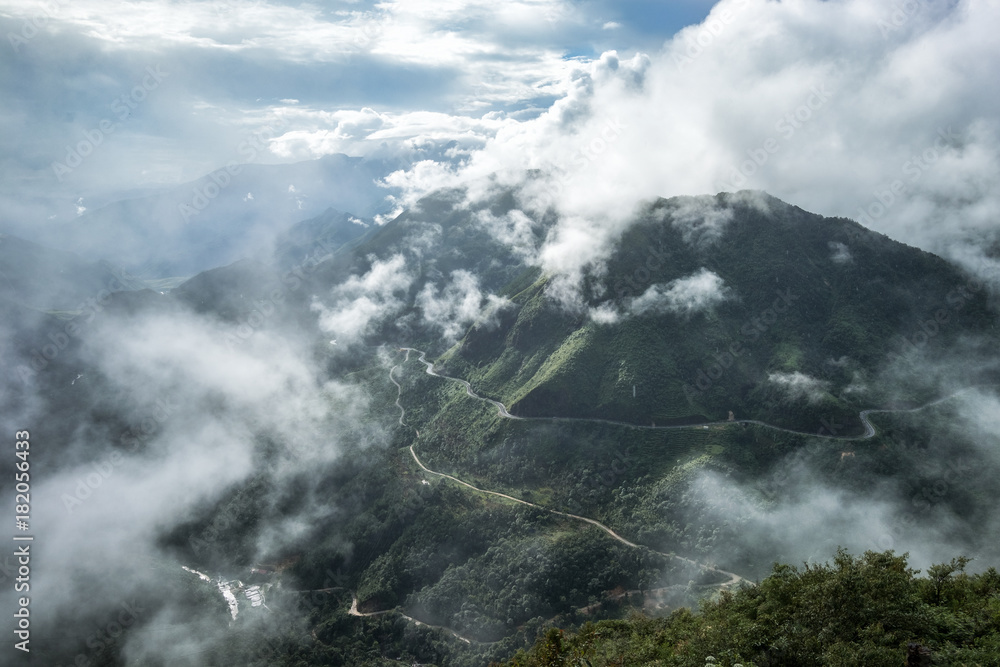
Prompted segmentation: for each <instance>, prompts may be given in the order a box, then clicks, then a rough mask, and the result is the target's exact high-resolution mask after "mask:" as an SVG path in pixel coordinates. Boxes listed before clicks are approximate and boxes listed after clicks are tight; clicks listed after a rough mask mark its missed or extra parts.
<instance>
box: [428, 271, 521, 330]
mask: <svg viewBox="0 0 1000 667" xmlns="http://www.w3.org/2000/svg"><path fill="white" fill-rule="evenodd" d="M506 304H507V301H506V299H501V298H500V297H497V296H495V295H492V294H491V295H489V296H485V295H483V293H482V291H480V289H479V279H478V278H476V276H474V275H472V274H471V273H469V272H468V271H463V270H459V271H453V272H452V274H451V280H450V281H449V282H448V283H447V284H446V285H445V286H444V287H443V288H441V289H438V288H437V287H436V286H435V285H434V284H432V283H427V284H426V285H424V288H423V289H422V290H421V291H420V293H419V294H418V295H417V299H416V305H417V306H418V307H419V308H420V309H421V311H422V319H423V321H424V323H425V324H428V325H430V326H433V327H437V328H439V329H441V332H442V334H443V335H444V337H445V338H446V339H447V340H456V339H458V338H460V337H461V335H462V334H463V333H465V330H466V329H467V328H468V327H469V325H470V324H472V323H473V322H476V321H477V320H480V319H482V318H484V316H485V317H486V320H484V322H485V323H486V324H487V325H489V321H490V318H491V317H494V316H495V315H496V314H497V312H498V310H499V309H502V308H503V307H505V305H506Z"/></svg>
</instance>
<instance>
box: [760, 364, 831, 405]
mask: <svg viewBox="0 0 1000 667" xmlns="http://www.w3.org/2000/svg"><path fill="white" fill-rule="evenodd" d="M767 381H768V382H770V383H771V384H774V385H777V386H778V387H779V388H781V390H782V391H784V392H785V394H786V395H787V396H788V397H789V398H790V399H791V400H793V401H799V400H805V401H808V402H809V403H818V402H820V401H821V400H823V398H824V397H826V396H827V392H828V391H829V390H830V383H829V382H827V381H825V380H820V379H818V378H814V377H810V376H808V375H806V374H805V373H802V372H800V371H794V372H792V373H768V375H767Z"/></svg>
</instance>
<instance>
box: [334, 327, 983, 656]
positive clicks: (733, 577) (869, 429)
mask: <svg viewBox="0 0 1000 667" xmlns="http://www.w3.org/2000/svg"><path fill="white" fill-rule="evenodd" d="M400 351H404V352H406V357H405V358H404V360H403V362H402V363H400V364H397V365H395V366H393V367H392V368H391V369H390V370H389V380H390V381H391V382H392V383H393V384H394V385H395V386H396V390H397V394H396V407H398V408H399V411H400V414H399V424H400V425H402V426H407V427H408V426H409V425H408V424H407V423H406V419H405V417H406V408H404V407H403V405H402V404H401V403H400V398H401V397H402V393H403V387H402V385H400V384H399V382H397V381H396V378H395V377H394V373H395V372H396V369H398V368H399V367H400V366H401V365H402V364H403V363H406V362H407V361H409V360H410V353H411V352H416V353H418V354H419V355H420V356H419V361H420V362H421V363H423V364H424V366H425V367H426V372H427V374H428V375H431V376H433V377H437V378H441V379H443V380H449V381H451V382H457V383H459V384H461V385H462V386H463V387H465V392H466V394H468V395H469V396H470V397H471V398H474V399H476V400H480V401H485V402H487V403H490V404H491V405H493V406H494V407H496V409H497V412H498V413H499V415H500V416H501V417H503V418H505V419H517V420H524V421H549V422H558V421H566V422H569V421H577V422H591V423H598V424H611V425H614V426H621V427H625V428H632V429H645V430H682V429H698V428H703V427H705V426H731V425H734V424H755V425H757V426H763V427H765V428H769V429H772V430H775V431H781V432H783V433H792V434H795V435H807V436H812V437H818V438H825V439H829V440H842V441H852V440H868V439H870V438H872V437H874V436H875V434H876V430H875V426H874V425H873V424H872V423H871V421H870V420H869V419H868V416H869V415H872V414H886V413H914V412H919V411H921V410H924V409H926V408H929V407H932V406H935V405H939V404H941V403H944V402H946V401H949V400H951V399H952V398H955V397H956V396H958V395H960V394H963V393H965V392H968V391H971V390H973V389H976V388H978V387H980V386H983V385H975V386H971V387H966V388H964V389H961V390H959V391H957V392H954V393H953V394H949V395H948V396H944V397H942V398H939V399H936V400H934V401H931V402H929V403H926V404H924V405H921V406H918V407H915V408H901V409H869V410H862V411H861V412H860V413H859V414H858V417H859V419H860V420H861V423H862V424H863V425H864V427H865V432H864V434H862V435H857V436H838V435H834V434H832V433H830V434H826V433H822V432H820V433H809V432H804V431H796V430H793V429H787V428H783V427H781V426H775V425H773V424H768V423H766V422H762V421H758V420H756V419H740V420H734V421H716V422H706V423H701V424H688V425H681V426H654V425H650V426H645V425H640V424H632V423H629V422H620V421H613V420H609V419H589V418H576V417H521V416H518V415H514V414H511V413H510V411H509V410H508V409H507V406H506V405H504V404H503V403H501V402H500V401H495V400H493V399H491V398H486V397H484V396H480V395H479V394H477V393H476V392H475V391H474V390H473V389H472V385H471V384H470V383H469V382H468V381H466V380H463V379H461V378H456V377H451V376H448V375H442V374H440V373H438V372H437V371H435V370H434V363H433V362H431V361H427V353H426V352H423V351H422V350H418V349H416V348H412V347H403V348H400ZM417 436H418V437H419V436H420V432H419V431H417ZM409 449H410V455H411V456H412V457H413V460H414V462H416V464H417V466H419V467H420V469H421V470H423V471H424V472H425V473H427V474H429V475H435V476H437V477H441V478H444V479H448V480H451V481H452V482H455V483H456V484H459V485H461V486H464V487H466V488H468V489H471V490H473V491H476V492H478V493H483V494H486V495H491V496H495V497H498V498H503V499H505V500H509V501H511V502H514V503H519V504H521V505H527V506H528V507H533V508H536V509H539V510H543V511H545V512H549V513H551V514H555V515H558V516H562V517H566V518H568V519H573V520H575V521H580V522H583V523H587V524H590V525H592V526H595V527H596V528H599V529H601V530H603V531H604V532H605V533H607V534H608V535H609V536H610V537H611V538H613V539H615V540H617V541H618V542H620V543H622V544H624V545H626V546H628V547H631V548H633V549H648V550H649V551H652V552H653V553H656V554H659V555H661V556H664V557H667V558H674V559H677V560H680V561H683V562H685V563H688V564H690V565H693V566H695V567H697V568H699V569H701V570H702V571H703V572H707V573H711V574H717V575H721V576H724V577H727V580H726V581H724V582H722V583H716V584H704V585H702V586H701V587H702V588H727V587H731V586H734V585H736V584H739V583H741V582H744V581H746V580H745V579H744V578H743V577H741V576H740V575H738V574H736V573H734V572H727V571H726V570H721V569H719V568H717V567H714V566H712V565H707V564H705V563H700V562H698V561H695V560H693V559H691V558H685V557H684V556H679V555H677V554H675V553H666V552H662V551H657V550H655V549H651V548H649V547H645V546H643V545H639V544H636V543H635V542H631V541H630V540H627V539H625V538H624V537H622V536H621V535H619V534H618V533H616V532H615V531H614V530H612V529H611V528H609V527H608V526H606V525H604V524H603V523H601V522H600V521H597V520H595V519H591V518H589V517H585V516H580V515H578V514H571V513H569V512H562V511H560V510H555V509H552V508H549V507H544V506H542V505H538V504H536V503H532V502H528V501H527V500H522V499H520V498H516V497H514V496H511V495H508V494H506V493H500V492H498V491H490V490H488V489H481V488H479V487H477V486H474V485H472V484H470V483H468V482H466V481H463V480H461V479H459V478H458V477H455V476H453V475H449V474H447V473H443V472H438V471H436V470H431V469H430V468H428V467H427V466H426V465H424V462H423V461H421V460H420V457H418V456H417V452H416V450H415V449H414V446H413V445H412V444H411V445H410V447H409ZM357 603H358V601H357V598H356V597H355V598H354V600H353V602H352V604H351V610H350V613H351V614H352V615H354V616H375V615H379V614H383V613H388V612H383V611H379V612H369V613H362V612H359V611H358V608H357ZM399 613H401V615H402V616H404V617H405V618H407V619H408V620H410V621H412V622H413V623H415V624H417V625H427V624H426V623H423V622H421V621H418V620H417V619H415V618H412V617H410V616H407V615H406V614H402V612H399ZM428 627H437V628H439V629H441V630H444V631H445V632H448V633H449V634H451V635H453V636H455V637H457V638H458V639H460V640H462V641H463V642H466V643H471V641H470V640H469V639H467V638H465V637H462V636H461V635H459V634H458V633H457V632H455V631H454V630H452V629H450V628H447V627H441V626H428Z"/></svg>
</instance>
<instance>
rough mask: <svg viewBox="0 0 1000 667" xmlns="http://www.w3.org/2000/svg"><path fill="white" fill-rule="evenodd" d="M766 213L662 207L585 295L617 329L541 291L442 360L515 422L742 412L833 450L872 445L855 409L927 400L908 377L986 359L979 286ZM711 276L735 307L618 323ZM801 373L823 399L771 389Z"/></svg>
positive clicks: (986, 321)
mask: <svg viewBox="0 0 1000 667" xmlns="http://www.w3.org/2000/svg"><path fill="white" fill-rule="evenodd" d="M764 200H765V202H766V203H765V204H764V205H763V206H762V205H761V202H760V201H753V202H751V201H749V200H748V199H747V198H746V197H745V196H743V195H718V196H717V197H702V198H676V199H671V200H659V201H657V202H655V203H654V204H652V205H651V206H649V207H648V208H647V209H646V210H645V212H644V213H642V214H641V215H640V216H639V219H638V221H637V222H636V223H635V224H634V225H632V226H631V227H629V229H628V230H627V231H626V232H625V234H624V235H623V237H622V238H621V240H620V241H619V243H618V244H617V245H616V247H615V250H614V252H613V253H612V254H611V257H610V258H609V259H608V260H607V262H606V267H605V269H604V270H603V271H602V272H600V273H598V272H596V271H595V272H593V273H592V274H591V275H589V276H588V277H587V279H586V281H585V282H586V288H585V293H584V295H583V297H584V300H585V303H586V305H587V306H588V307H590V308H598V307H603V308H606V309H607V308H610V309H612V310H613V311H615V312H617V313H619V315H622V317H621V319H619V320H618V321H617V322H614V323H610V324H609V323H601V322H600V321H598V320H592V319H590V318H589V317H588V316H587V315H586V313H585V312H581V313H579V314H578V315H574V314H572V313H570V312H568V311H567V310H566V309H565V308H563V307H562V306H560V305H559V304H557V303H555V302H553V300H552V299H551V298H550V295H549V289H548V288H549V284H548V279H547V278H546V277H544V276H542V277H539V278H538V279H537V280H536V281H535V282H534V283H533V284H532V285H530V286H529V287H526V288H524V287H523V283H522V284H519V285H518V287H521V288H522V289H520V290H518V291H517V292H513V290H511V292H512V294H511V297H512V301H513V304H514V308H513V310H512V311H511V312H509V313H507V315H506V317H505V319H504V320H503V321H502V322H501V326H500V327H499V328H497V329H494V330H486V329H484V328H473V329H471V330H470V331H469V333H468V335H467V336H466V338H465V339H464V340H463V341H462V342H461V344H460V345H459V346H457V347H456V348H455V349H453V350H450V351H449V353H448V354H446V355H444V356H443V357H442V359H441V360H442V362H444V363H445V366H446V368H447V369H448V370H449V371H451V374H453V375H461V376H463V377H467V378H469V379H470V380H472V381H473V383H474V384H476V386H477V387H480V388H481V390H482V392H483V393H485V394H486V395H489V396H491V397H495V398H497V399H499V400H501V401H503V402H505V403H506V404H507V405H508V406H510V407H511V409H512V411H513V412H514V413H516V414H523V415H535V416H553V415H560V416H573V417H602V418H607V419H617V420H624V421H630V422H634V423H639V424H650V423H654V422H659V423H661V424H665V423H684V421H685V420H687V421H691V420H694V421H697V420H706V419H707V420H722V419H725V418H726V416H727V415H728V412H729V411H733V412H734V413H735V415H736V417H737V418H752V419H760V420H763V421H767V422H769V423H774V424H781V425H787V426H789V427H792V428H795V429H799V430H803V431H806V432H811V433H816V432H820V431H822V432H828V430H826V431H824V430H823V429H824V426H823V425H824V424H829V423H831V422H835V421H839V422H845V421H846V422H849V425H846V426H845V427H844V428H843V429H842V430H841V431H838V433H837V435H850V434H856V433H860V432H862V431H861V427H860V425H859V424H858V423H857V420H856V418H855V417H856V414H857V412H858V410H860V409H863V408H866V407H873V406H878V405H880V404H885V403H887V402H889V401H892V400H897V401H898V400H906V401H910V402H913V403H919V402H921V401H925V400H927V399H928V398H930V397H932V396H933V395H934V392H935V391H936V387H935V385H934V384H933V383H932V382H929V381H928V378H927V377H925V376H922V375H921V374H919V373H914V372H913V370H915V368H914V366H919V365H920V363H921V362H922V361H923V360H926V359H927V358H929V357H933V356H934V355H947V354H948V353H949V351H951V352H953V353H954V352H955V351H956V350H958V349H959V348H961V351H962V353H963V354H965V355H966V360H967V361H968V359H969V358H976V357H977V356H978V357H979V358H982V359H987V358H988V355H989V352H988V346H987V347H980V348H979V349H978V350H976V349H969V347H968V341H969V340H970V336H974V335H975V334H983V335H985V336H986V337H988V338H992V337H993V336H994V335H995V326H996V324H997V317H996V315H995V314H994V313H993V312H992V311H991V310H990V309H989V308H988V307H987V295H986V293H985V290H983V289H982V286H981V285H978V284H976V283H974V282H970V281H969V280H968V279H967V278H966V277H965V276H963V275H962V274H961V273H960V272H958V271H957V270H956V269H955V268H954V267H952V266H951V265H949V264H948V263H946V262H945V261H944V260H942V259H940V258H939V257H936V256H934V255H931V254H929V253H925V252H921V251H919V250H916V249H914V248H910V247H907V246H905V245H903V244H901V243H897V242H895V241H892V240H890V239H888V238H887V237H885V236H882V235H880V234H877V233H875V232H871V231H869V230H866V229H864V228H862V227H860V226H859V225H858V224H857V223H855V222H853V221H850V220H846V219H828V218H823V217H822V216H818V215H814V214H810V213H807V212H805V211H802V210H801V209H799V208H796V207H794V206H789V205H787V204H785V203H783V202H780V201H779V200H777V199H774V198H767V197H766V196H765V197H764ZM691 207H696V208H698V209H700V210H702V211H706V210H709V209H714V211H715V214H716V215H721V214H725V215H726V216H728V218H729V220H728V222H727V223H725V228H724V229H725V233H724V236H723V237H722V239H721V240H717V241H715V240H711V239H708V240H706V238H707V237H706V238H701V237H698V236H697V232H698V230H699V229H701V228H699V227H698V226H697V225H692V224H691V223H690V221H689V220H688V217H687V215H688V214H687V213H686V211H688V210H689V209H690V208H691ZM765 207H766V209H765ZM692 230H694V231H693V232H692ZM692 234H694V238H692ZM837 249H843V251H844V252H846V253H847V255H840V256H838V254H837V252H835V251H836V250H837ZM838 257H840V258H839V259H838ZM843 257H847V259H843ZM701 269H707V270H709V271H711V272H712V273H714V274H716V275H717V276H719V277H720V278H721V279H722V280H723V281H724V283H723V284H724V287H725V289H726V290H728V292H727V294H728V298H726V299H725V300H723V301H722V302H720V303H718V304H717V305H715V306H714V307H713V308H711V309H707V310H700V311H697V312H694V313H691V314H689V313H679V312H656V311H650V312H645V313H640V314H632V315H629V316H627V317H626V316H624V315H626V314H627V313H628V312H629V308H630V304H632V302H633V300H634V299H635V298H636V297H639V296H640V295H642V294H644V293H646V292H647V290H649V289H650V288H652V287H654V286H660V287H661V288H662V287H663V286H668V285H670V284H672V283H673V281H677V280H679V279H682V278H685V277H687V276H691V275H693V274H696V273H697V272H698V271H700V270H701ZM795 373H800V374H803V375H805V376H808V378H811V379H813V380H815V381H816V384H815V386H816V388H817V390H818V391H817V392H814V393H813V394H812V395H805V393H804V392H798V393H796V392H789V391H788V390H787V389H786V388H783V387H782V386H780V384H778V383H775V382H772V381H770V380H769V378H770V376H772V375H774V374H786V375H788V374H795ZM977 374H978V376H979V377H980V378H981V379H982V378H986V379H992V380H995V379H996V378H995V377H991V376H988V375H984V374H982V373H977ZM890 379H891V381H887V380H890ZM904 379H905V381H903V380H904ZM964 379H965V380H970V379H971V378H969V377H965V378H964Z"/></svg>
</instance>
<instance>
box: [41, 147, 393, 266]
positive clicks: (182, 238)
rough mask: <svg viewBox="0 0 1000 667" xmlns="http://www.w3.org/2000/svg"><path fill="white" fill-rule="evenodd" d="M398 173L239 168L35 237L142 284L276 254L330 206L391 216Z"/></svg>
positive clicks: (322, 162)
mask: <svg viewBox="0 0 1000 667" xmlns="http://www.w3.org/2000/svg"><path fill="white" fill-rule="evenodd" d="M397 167H398V165H395V164H392V163H387V162H383V161H379V160H363V159H361V158H352V157H348V156H346V155H328V156H324V157H322V158H319V159H316V160H308V161H304V162H297V163H293V164H282V165H263V164H237V163H235V162H234V163H231V164H230V165H228V166H224V167H221V168H219V169H216V170H215V171H213V172H212V173H211V174H208V175H206V176H204V177H202V178H200V179H198V180H196V181H192V182H190V183H185V184H182V185H178V186H176V187H173V188H170V189H167V190H164V191H160V192H155V193H153V194H148V195H145V196H140V197H136V198H131V199H125V200H122V201H116V202H112V203H110V204H108V205H106V206H103V207H101V208H98V209H95V210H90V211H86V212H85V213H83V214H82V215H80V216H78V217H76V218H74V219H73V220H70V221H66V222H62V223H50V224H47V225H44V226H40V227H39V228H38V230H37V234H38V235H37V236H32V237H31V238H32V240H35V241H37V242H39V243H43V244H45V245H48V246H51V247H55V248H62V249H65V250H71V251H73V252H76V253H77V254H79V255H81V256H83V257H85V258H87V259H91V260H95V261H96V260H99V259H104V260H107V261H110V262H112V263H114V264H116V265H118V266H122V267H124V268H126V269H128V270H129V271H130V272H132V273H134V274H136V275H137V276H141V277H150V278H167V277H177V276H192V275H194V274H195V273H198V272H199V271H204V270H206V269H211V268H216V267H218V266H223V265H225V264H230V263H232V262H234V261H236V260H238V259H240V258H241V257H245V256H250V255H259V254H261V253H265V254H267V253H269V252H270V251H271V248H272V244H273V243H274V241H275V238H276V236H277V235H279V234H281V233H283V232H285V231H288V230H289V229H290V228H291V227H292V225H294V224H295V223H297V222H300V221H302V220H306V219H309V218H312V217H315V216H318V215H321V214H322V213H323V212H324V211H325V210H327V209H328V208H330V207H331V206H332V207H334V208H337V209H340V210H343V211H349V212H350V214H351V215H352V216H357V218H358V219H359V220H361V221H364V222H370V221H371V219H372V218H373V217H374V216H375V215H377V214H382V213H386V212H388V210H389V209H390V208H391V207H390V205H389V204H388V203H387V202H386V196H387V195H388V194H390V190H388V189H386V188H384V187H381V186H379V185H378V184H377V182H378V181H379V180H381V179H382V178H384V177H385V176H386V175H387V174H388V173H389V172H391V171H393V170H394V169H395V168H397ZM21 235H24V233H23V232H22V233H21Z"/></svg>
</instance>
